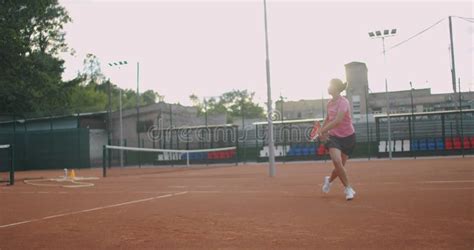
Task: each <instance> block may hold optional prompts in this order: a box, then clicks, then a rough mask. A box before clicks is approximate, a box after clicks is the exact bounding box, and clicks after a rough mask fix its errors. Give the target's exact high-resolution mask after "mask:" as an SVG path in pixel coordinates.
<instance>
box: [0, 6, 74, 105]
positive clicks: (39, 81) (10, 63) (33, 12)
mask: <svg viewBox="0 0 474 250" xmlns="http://www.w3.org/2000/svg"><path fill="white" fill-rule="evenodd" d="M0 6H1V8H0V34H2V35H1V36H0V37H1V38H0V89H2V91H0V112H15V113H20V112H33V111H40V110H47V109H54V108H56V107H63V106H64V105H66V104H67V96H68V95H67V94H66V92H67V91H68V90H70V89H71V87H72V86H73V85H74V84H75V83H77V81H70V82H63V81H62V80H61V75H62V73H63V70H64V69H63V65H64V61H63V60H61V59H59V58H58V57H57V55H58V53H59V52H61V51H66V50H67V45H66V43H65V41H64V35H65V34H64V32H63V30H62V29H63V26H64V24H66V23H67V22H70V21H71V18H70V17H69V15H68V13H67V11H66V10H65V9H64V8H63V7H62V6H60V5H59V3H58V1H57V0H23V1H12V0H0Z"/></svg>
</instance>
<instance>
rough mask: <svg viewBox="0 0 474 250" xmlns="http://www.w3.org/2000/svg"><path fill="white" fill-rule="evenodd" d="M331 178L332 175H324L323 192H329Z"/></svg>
mask: <svg viewBox="0 0 474 250" xmlns="http://www.w3.org/2000/svg"><path fill="white" fill-rule="evenodd" d="M329 179H330V177H329V176H325V177H324V183H323V188H322V190H323V193H325V194H327V193H329V190H330V189H331V182H329Z"/></svg>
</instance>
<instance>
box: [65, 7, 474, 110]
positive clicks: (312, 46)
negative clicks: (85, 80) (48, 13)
mask: <svg viewBox="0 0 474 250" xmlns="http://www.w3.org/2000/svg"><path fill="white" fill-rule="evenodd" d="M60 3H61V4H62V5H63V6H65V7H66V9H67V10H68V11H69V14H70V16H71V17H72V19H73V22H72V23H69V24H67V25H66V26H65V31H66V41H67V43H68V44H69V46H70V47H71V48H73V49H74V50H75V51H76V53H75V54H74V55H70V54H62V55H61V57H62V58H63V59H64V60H65V62H66V63H65V72H64V74H63V78H64V79H65V80H67V79H71V78H74V77H75V76H76V75H77V72H78V71H80V70H82V68H83V66H82V62H83V60H84V58H85V56H86V54H88V53H92V54H95V55H96V56H97V57H98V59H99V60H100V62H101V66H102V71H103V72H104V73H105V75H106V76H107V77H108V78H110V79H111V80H112V81H113V82H114V83H115V84H117V85H119V86H120V87H122V88H133V89H135V88H136V81H137V75H136V74H137V73H136V72H137V70H136V69H137V66H136V64H137V62H139V64H140V76H139V79H140V92H143V91H145V90H148V89H152V90H154V91H157V92H158V93H160V94H161V95H164V98H165V101H166V102H170V103H181V104H184V105H190V104H191V102H190V100H189V96H190V95H191V94H196V95H197V96H199V97H212V96H219V95H220V94H222V93H224V92H227V91H230V90H233V89H242V90H243V89H247V90H249V91H251V92H255V97H256V101H257V102H259V103H261V104H262V105H263V104H264V102H266V98H267V97H266V95H267V92H266V91H267V89H266V88H267V86H266V73H265V40H264V39H265V37H264V22H263V20H264V19H263V1H229V0H221V1H197V0H194V1H191V0H190V1H158V0H147V1H132V0H128V1H126V0H122V1H114V0H95V1H93V0H87V1H86V0H60ZM267 11H268V35H269V53H270V62H271V64H270V67H271V85H272V99H273V101H276V100H277V99H278V98H279V96H280V95H282V96H284V97H285V98H286V100H293V101H297V100H300V99H316V98H321V96H322V95H324V96H325V97H328V94H327V91H326V89H327V84H328V81H329V80H330V79H331V78H341V79H343V80H345V69H344V64H346V63H349V62H352V61H359V62H364V63H366V64H367V67H368V76H369V88H370V90H371V91H372V92H381V91H384V90H385V87H384V86H385V85H384V77H385V75H386V76H387V79H388V85H389V90H392V91H395V90H404V89H409V82H410V81H412V82H413V85H414V87H415V88H431V89H432V92H433V93H445V92H452V84H451V75H450V69H451V66H450V65H451V64H450V60H451V59H450V54H449V29H448V19H447V17H448V16H450V15H451V16H461V17H471V18H472V17H473V3H472V2H471V1H463V2H455V1H449V2H448V1H445V2H439V1H438V2H432V1H419V2H413V1H397V2H394V1H364V2H362V1H272V0H268V1H267ZM440 20H443V21H441V23H440V24H438V25H436V26H435V27H433V28H432V29H430V30H428V31H426V32H425V33H423V34H422V35H420V36H418V37H416V38H414V39H412V40H410V41H408V42H406V43H404V44H402V45H400V46H399V47H397V48H394V49H392V50H388V52H387V56H386V64H384V58H383V55H382V41H381V40H380V39H371V38H369V36H368V32H369V31H375V30H380V29H392V28H397V30H398V33H397V35H396V36H393V37H389V38H387V39H386V47H387V48H390V47H391V46H393V45H395V44H397V43H399V42H402V41H404V40H406V39H407V38H409V37H410V36H412V35H414V34H416V33H418V32H419V31H422V30H423V29H425V28H427V27H429V26H430V25H432V24H434V23H436V22H438V21H440ZM453 33H454V51H455V60H456V61H455V63H456V71H457V76H458V77H460V79H461V89H462V90H463V91H469V89H471V90H474V83H473V82H474V73H473V56H474V44H473V36H474V26H473V23H470V22H467V21H464V20H462V19H459V18H453ZM120 60H127V61H128V62H129V64H128V65H127V66H125V67H122V68H111V67H108V66H107V63H108V62H114V61H120ZM385 72H386V74H385Z"/></svg>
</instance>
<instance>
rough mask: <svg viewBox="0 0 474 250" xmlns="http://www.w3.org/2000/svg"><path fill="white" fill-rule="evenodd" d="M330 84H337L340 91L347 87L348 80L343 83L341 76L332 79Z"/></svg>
mask: <svg viewBox="0 0 474 250" xmlns="http://www.w3.org/2000/svg"><path fill="white" fill-rule="evenodd" d="M330 84H332V85H334V86H336V88H337V89H338V90H339V93H340V92H342V91H344V90H346V89H347V82H346V83H343V82H342V80H341V79H339V78H333V79H331V81H330Z"/></svg>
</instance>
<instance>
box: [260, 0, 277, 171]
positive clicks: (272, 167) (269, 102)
mask: <svg viewBox="0 0 474 250" xmlns="http://www.w3.org/2000/svg"><path fill="white" fill-rule="evenodd" d="M263 11H264V20H265V52H266V60H265V65H266V73H267V74H266V75H267V112H268V114H267V119H268V162H269V176H270V177H274V176H275V174H276V173H275V172H276V170H275V148H274V142H273V121H272V113H273V109H272V90H271V81H270V58H269V52H268V24H267V1H266V0H263Z"/></svg>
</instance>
